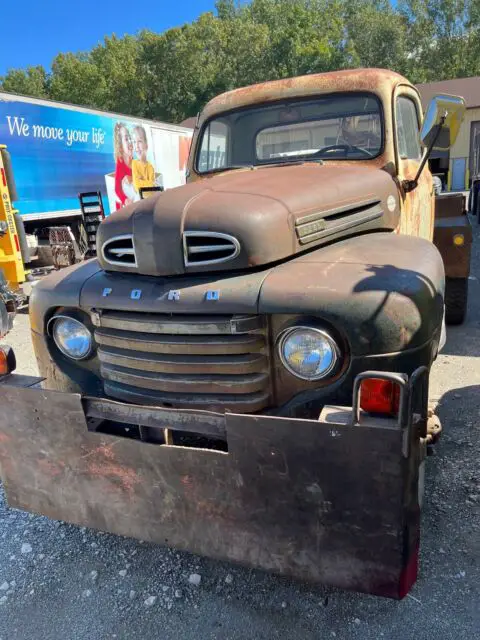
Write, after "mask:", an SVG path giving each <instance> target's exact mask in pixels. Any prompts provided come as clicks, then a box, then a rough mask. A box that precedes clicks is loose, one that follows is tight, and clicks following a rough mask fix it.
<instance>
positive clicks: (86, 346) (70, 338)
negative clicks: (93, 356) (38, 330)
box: [52, 316, 92, 360]
mask: <svg viewBox="0 0 480 640" xmlns="http://www.w3.org/2000/svg"><path fill="white" fill-rule="evenodd" d="M52 322H53V327H52V337H53V339H54V340H55V344H56V345H57V347H58V348H59V349H60V351H61V352H62V353H63V354H64V355H66V356H68V357H69V358H72V359H73V360H83V359H84V358H87V357H88V356H89V355H90V353H91V351H92V334H91V333H90V331H89V330H88V329H87V327H86V326H85V325H84V324H82V323H81V322H80V321H79V320H75V319H74V318H69V317H67V316H59V317H56V318H53V319H52Z"/></svg>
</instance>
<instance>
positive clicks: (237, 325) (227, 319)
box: [92, 311, 264, 336]
mask: <svg viewBox="0 0 480 640" xmlns="http://www.w3.org/2000/svg"><path fill="white" fill-rule="evenodd" d="M92 323H93V324H94V325H95V326H96V327H102V328H110V329H121V330H130V331H135V332H144V333H161V334H164V333H165V334H169V335H187V336H190V335H195V334H197V335H198V334H200V335H220V334H226V335H228V334H233V333H249V332H251V331H255V330H257V329H262V328H263V327H264V318H263V317H262V316H200V317H199V316H188V315H178V316H177V315H176V316H169V315H160V314H154V313H133V312H132V313H130V312H127V311H94V312H93V313H92Z"/></svg>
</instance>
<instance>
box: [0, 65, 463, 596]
mask: <svg viewBox="0 0 480 640" xmlns="http://www.w3.org/2000/svg"><path fill="white" fill-rule="evenodd" d="M463 109H464V105H463V101H462V100H461V99H459V98H451V97H447V96H442V97H441V98H439V99H437V100H434V101H433V103H432V105H431V107H430V108H429V110H428V111H427V115H426V118H425V121H424V123H423V129H422V131H421V128H422V111H421V106H420V99H419V96H418V93H417V91H416V90H415V88H414V87H413V86H412V85H411V84H410V83H409V82H408V81H407V80H406V79H405V78H403V77H401V76H400V75H398V74H396V73H393V72H390V71H386V70H372V69H366V70H353V71H341V72H335V73H327V74H318V75H309V76H305V77H299V78H291V79H287V80H279V81H274V82H269V83H265V84H261V85H257V86H254V87H247V88H243V89H238V90H235V91H232V92H229V93H226V94H224V95H222V96H219V97H218V98H215V99H214V100H212V101H211V102H210V103H208V104H207V105H206V107H205V109H204V110H203V112H202V114H201V115H200V116H199V118H198V122H197V126H196V128H195V133H194V139H193V144H192V148H191V153H190V157H189V161H188V172H189V177H188V183H187V184H186V185H184V186H181V187H179V188H176V189H171V190H168V191H165V192H164V193H160V194H158V195H155V196H152V197H150V198H148V199H146V200H143V201H141V202H138V203H135V204H132V205H129V206H127V207H125V208H123V209H121V210H120V211H118V212H117V213H115V214H113V215H111V216H109V217H108V218H107V219H106V220H105V221H104V222H103V223H102V224H101V225H100V227H99V230H98V235H97V249H98V252H99V253H98V258H97V259H96V260H91V261H89V262H87V263H85V264H81V265H76V266H74V267H72V268H68V269H65V270H63V271H60V272H58V273H56V274H53V275H52V276H49V277H48V278H46V279H44V280H43V281H41V282H40V283H39V284H38V285H37V286H36V287H35V289H34V291H33V293H32V297H31V301H30V314H31V324H32V339H33V342H34V347H35V352H36V355H37V359H38V364H39V370H40V373H41V376H42V378H43V379H44V381H43V391H41V392H38V391H33V390H31V389H30V390H28V393H26V391H27V390H25V391H24V395H23V396H22V394H21V393H19V394H18V397H17V395H16V393H17V392H15V393H14V392H13V391H11V394H12V397H15V398H17V399H18V402H17V405H16V406H17V407H18V410H19V411H20V412H21V413H22V415H23V418H22V419H21V420H20V421H19V423H21V425H22V426H21V431H22V443H23V445H24V446H23V450H22V455H24V456H25V459H26V460H28V461H29V462H28V468H29V469H31V470H32V473H33V474H34V477H33V478H32V477H30V478H28V477H25V475H23V476H22V475H20V474H19V473H17V471H18V470H19V469H20V466H21V465H19V466H17V467H15V466H13V467H12V465H9V464H7V465H6V467H5V469H7V471H6V473H7V475H9V478H8V479H9V482H8V483H7V486H10V487H15V486H18V485H22V489H21V490H20V491H18V490H17V489H15V490H14V491H13V493H12V503H13V504H21V505H22V506H23V507H24V508H31V509H34V510H38V511H40V512H42V513H48V514H49V515H54V516H55V517H62V518H64V519H67V520H71V521H74V522H82V523H84V524H90V525H92V526H100V527H101V528H106V529H107V530H110V531H114V532H117V533H122V532H123V533H124V534H126V535H135V536H138V537H141V538H143V539H152V540H156V541H162V542H164V541H165V542H167V541H168V544H174V545H176V546H179V547H181V548H188V549H190V550H193V551H196V552H199V553H205V554H207V555H213V556H214V557H221V558H228V559H232V560H235V561H240V562H244V563H246V564H249V565H251V566H260V567H263V568H265V569H268V570H272V571H278V572H280V573H287V574H290V575H295V576H297V577H301V578H307V579H314V580H321V581H324V582H328V583H330V584H335V585H336V586H340V587H348V588H355V589H360V590H364V591H368V592H371V593H381V594H382V595H390V596H392V597H403V595H405V593H406V591H408V588H410V586H411V584H413V581H414V579H415V575H416V563H417V560H418V540H419V533H418V531H419V505H420V500H419V497H418V491H417V490H418V487H419V485H420V484H421V482H420V481H419V478H420V476H421V473H422V472H421V470H422V469H423V467H422V464H423V461H424V457H425V450H426V444H427V442H429V438H430V441H431V437H430V436H431V434H430V436H429V431H428V424H427V422H428V420H427V417H428V405H427V402H428V375H429V371H430V367H431V364H432V362H433V361H434V359H435V358H436V356H437V353H438V351H439V348H440V346H441V344H442V342H443V340H444V304H445V271H444V263H443V261H442V257H441V255H440V253H439V251H438V250H437V249H436V247H435V246H434V244H433V243H432V238H433V231H434V189H433V181H432V176H431V174H430V172H429V170H428V167H427V166H426V162H427V159H428V151H429V150H431V149H432V148H433V147H434V146H435V145H436V144H450V143H451V141H452V140H453V139H454V137H455V135H456V133H457V132H458V124H459V121H460V120H461V117H462V110H463ZM422 140H423V143H424V145H425V146H426V147H427V151H426V152H423V151H422V142H421V141H422ZM45 390H48V392H47V391H45ZM57 392H61V393H60V394H57ZM39 394H40V395H39ZM49 394H50V395H49ZM22 397H23V404H22ZM32 403H33V404H34V405H35V407H36V408H35V411H37V413H35V416H36V418H35V419H36V420H40V419H41V416H44V418H45V420H47V414H46V413H45V412H46V411H47V408H48V410H49V411H50V414H49V417H48V426H47V427H46V429H45V430H44V431H42V435H41V439H42V446H41V447H38V446H37V445H35V447H33V442H34V441H35V436H34V433H36V432H35V424H34V423H33V418H32V420H30V419H29V418H28V415H30V414H27V413H26V409H25V408H24V407H25V406H27V405H29V406H30V407H31V406H32ZM14 404H15V403H14ZM66 413H67V414H68V415H69V416H71V417H72V424H70V420H68V421H67V422H68V424H67V425H66V424H65V419H64V416H65V415H66ZM32 415H33V414H32ZM62 416H63V417H62ZM345 416H347V417H345ZM414 416H416V418H414ZM76 421H79V422H78V424H77V422H76ZM1 432H2V424H1V421H0V435H1ZM29 433H30V436H31V438H30V436H29V435H28V434H29ZM125 438H126V439H128V443H126V444H125V442H124V439H125ZM30 441H32V446H30V445H29V444H28V443H29V442H30ZM133 441H135V442H133ZM0 442H2V440H1V438H0ZM4 442H7V444H6V445H2V446H3V447H4V448H3V449H1V447H0V461H2V460H7V457H8V456H9V455H10V456H11V455H15V451H16V450H14V448H13V444H12V446H10V445H9V444H8V443H9V442H12V443H13V442H14V440H12V439H11V433H10V440H9V439H8V438H7V440H4ZM151 445H159V446H158V447H156V448H155V447H154V448H153V449H152V448H151ZM102 447H103V448H102ZM105 447H107V448H105ZM108 447H113V448H115V447H117V448H115V451H114V449H113V448H111V449H108ZM27 450H28V451H27ZM39 450H41V451H42V452H43V453H39ZM88 451H90V453H88ZM205 451H206V452H207V453H205ZM2 452H3V453H2ZM45 452H47V454H45ZM82 452H83V453H82ZM109 452H110V453H109ZM115 452H116V453H115ZM45 455H47V457H48V464H47V463H46V462H45V460H44V459H43V458H42V460H40V459H39V456H40V457H42V456H45ZM222 455H223V456H224V457H223V458H222V457H221V456H222ZM102 456H103V458H102ZM207 456H208V457H207ZM219 456H220V457H219ZM113 459H115V460H116V461H115V463H114V462H112V461H113ZM154 460H156V462H154ZM378 460H381V461H383V462H381V463H380V467H378V468H380V469H382V472H381V473H380V472H379V471H378V469H377V470H375V469H376V468H377V461H378ZM52 465H53V466H52ZM85 465H87V466H85ZM92 465H93V466H92ZM137 465H138V466H137ZM67 468H69V469H75V472H74V473H73V475H72V474H70V475H68V474H67V472H66V469H67ZM9 470H10V471H9ZM52 473H53V474H54V476H55V478H57V477H58V478H63V485H62V493H61V495H60V494H58V495H49V496H48V498H47V494H48V492H49V491H50V489H49V488H48V487H52V477H53V476H52V475H51V474H52ZM49 474H50V476H49ZM142 474H143V475H142ZM27 475H28V474H27ZM77 475H78V478H81V481H79V483H78V482H77V483H75V482H74V478H75V476H77ZM150 475H151V477H152V478H153V477H154V476H155V480H154V481H153V480H152V482H151V483H150V482H149V477H150ZM49 478H50V479H49ZM125 483H126V484H125ZM32 484H33V485H35V486H36V487H37V489H36V491H34V492H33V493H32V492H31V491H30V493H29V489H28V487H31V485H32ZM59 484H62V483H59ZM147 485H148V489H147ZM39 487H42V488H41V489H38V488H39ZM155 487H157V489H158V488H159V487H160V488H161V491H160V493H158V492H156V490H155V492H154V493H155V495H156V497H155V498H154V495H153V493H152V491H154V489H155ZM52 490H53V491H56V489H52ZM278 491H280V494H278V495H283V500H280V501H277V500H271V499H270V498H271V496H272V495H273V494H274V493H275V494H277V492H278ZM107 494H108V495H107ZM112 496H114V498H113V499H112ZM132 500H133V502H132ZM74 504H77V506H78V505H83V506H81V507H79V508H78V509H77V510H75V507H74ZM153 505H155V506H153ZM162 505H163V506H162ZM152 509H153V512H154V515H155V517H154V516H151V515H147V514H151V513H153V512H152ZM297 518H298V519H297ZM187 520H188V525H187ZM280 522H283V525H282V526H280V524H279V523H280ZM287 522H292V523H293V524H292V526H290V525H288V524H285V523H287ZM296 527H297V528H296ZM320 530H321V531H322V532H323V533H321V534H320V533H318V532H319V531H320ZM392 532H394V533H393V534H392ZM319 536H320V537H319ZM232 540H233V542H232ZM229 541H230V542H229ZM376 554H377V555H376Z"/></svg>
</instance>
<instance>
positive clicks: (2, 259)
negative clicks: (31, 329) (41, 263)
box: [0, 145, 27, 293]
mask: <svg viewBox="0 0 480 640" xmlns="http://www.w3.org/2000/svg"><path fill="white" fill-rule="evenodd" d="M14 198H16V189H15V183H14V181H13V173H12V170H11V164H10V156H9V154H8V152H7V148H6V146H5V145H0V270H1V271H2V272H3V275H4V278H5V281H6V283H7V284H8V286H9V288H10V289H11V290H12V291H14V292H15V293H17V292H18V291H19V290H20V286H21V284H22V283H23V282H25V280H26V278H27V275H26V272H25V267H24V260H23V256H22V246H21V241H22V239H21V236H20V235H19V231H18V228H17V222H16V216H15V214H16V211H15V209H13V207H12V200H13V199H14Z"/></svg>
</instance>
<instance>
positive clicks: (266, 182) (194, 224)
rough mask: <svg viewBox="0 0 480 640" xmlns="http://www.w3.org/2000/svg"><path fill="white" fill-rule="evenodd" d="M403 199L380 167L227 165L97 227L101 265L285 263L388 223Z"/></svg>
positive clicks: (180, 269) (167, 269)
mask: <svg viewBox="0 0 480 640" xmlns="http://www.w3.org/2000/svg"><path fill="white" fill-rule="evenodd" d="M399 214H400V206H399V202H398V195H397V188H396V185H395V182H394V180H393V179H392V176H391V175H390V174H389V173H387V172H386V171H383V170H381V169H377V168H368V167H365V166H356V165H352V164H348V165H347V164H345V165H343V166H339V165H333V164H325V165H321V164H317V163H302V164H295V165H292V164H290V165H281V166H270V167H262V168H255V169H246V170H238V171H231V172H228V173H224V174H221V175H216V176H214V177H210V178H207V179H203V180H201V181H198V182H192V183H189V184H187V185H184V186H182V187H178V188H176V189H171V190H169V191H166V192H164V193H160V194H157V195H155V196H152V197H150V198H147V199H145V200H143V201H141V202H138V203H135V204H133V205H130V206H128V207H125V208H124V209H122V210H121V211H119V212H117V213H114V214H112V215H111V216H109V217H108V218H107V219H106V220H105V221H104V222H103V223H102V224H101V225H100V227H99V230H98V237H97V248H98V255H99V261H100V264H101V265H102V267H103V268H104V269H105V270H107V271H123V272H130V273H132V272H133V273H141V274H143V275H151V276H168V275H180V274H185V273H201V272H211V271H230V270H239V269H246V268H249V267H259V266H262V265H267V264H272V263H276V262H279V261H281V260H285V259H287V258H289V257H291V256H294V255H297V254H300V253H303V252H305V251H308V250H311V249H313V248H314V247H317V246H319V245H321V244H326V243H330V242H332V241H334V240H336V239H339V238H342V237H346V236H349V235H353V234H358V233H363V232H366V231H372V230H392V229H394V228H395V227H396V226H397V224H398V220H399Z"/></svg>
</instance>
